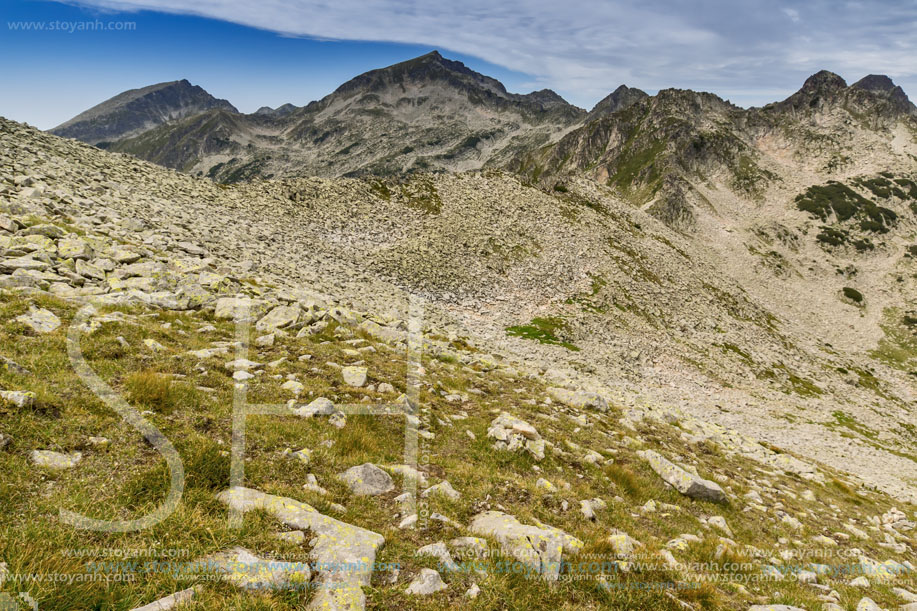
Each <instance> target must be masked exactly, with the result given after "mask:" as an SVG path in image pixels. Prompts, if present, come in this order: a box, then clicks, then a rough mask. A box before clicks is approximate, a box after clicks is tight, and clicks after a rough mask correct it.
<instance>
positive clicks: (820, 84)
mask: <svg viewBox="0 0 917 611" xmlns="http://www.w3.org/2000/svg"><path fill="white" fill-rule="evenodd" d="M844 105H847V106H850V105H853V106H856V107H858V108H860V109H862V110H864V111H866V112H868V113H871V114H876V115H883V116H900V115H907V114H915V113H917V108H915V106H914V104H913V103H911V101H910V100H909V99H908V97H907V94H905V93H904V90H903V89H901V87H899V86H897V85H895V83H894V81H892V79H891V78H889V77H888V76H886V75H884V74H870V75H869V76H866V77H863V78H862V79H860V80H859V81H857V82H856V83H854V84H852V85H850V86H848V85H847V82H846V81H845V80H844V79H843V78H842V77H840V76H839V75H837V74H835V73H833V72H830V71H828V70H821V71H819V72H816V73H815V74H813V75H812V76H810V77H809V78H808V79H806V81H805V83H804V84H803V86H802V88H801V89H800V90H799V91H797V92H796V93H794V94H793V95H791V96H790V97H788V98H787V99H786V100H784V101H782V102H779V103H777V104H771V105H769V106H768V107H769V108H777V109H788V108H793V109H796V110H804V109H815V110H817V109H826V108H831V107H835V106H844Z"/></svg>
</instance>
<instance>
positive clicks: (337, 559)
mask: <svg viewBox="0 0 917 611" xmlns="http://www.w3.org/2000/svg"><path fill="white" fill-rule="evenodd" d="M218 498H219V499H220V500H221V501H223V502H224V503H226V504H228V505H230V506H231V507H234V508H236V509H238V510H240V511H243V512H244V511H251V510H253V509H261V510H264V511H267V512H268V513H270V514H272V515H273V516H274V517H276V518H277V519H278V520H280V521H281V522H283V523H284V524H286V525H287V526H290V527H292V528H296V529H302V530H309V531H311V533H312V534H313V536H314V540H313V546H312V550H311V552H310V557H311V559H312V560H313V561H314V563H315V564H314V566H315V571H316V572H317V573H318V576H317V583H316V586H317V587H316V588H315V595H314V597H313V598H312V602H311V603H310V605H309V608H310V609H315V610H322V609H325V610H327V609H340V610H346V611H358V610H362V609H363V608H364V607H365V605H366V597H365V595H364V594H363V590H362V586H368V585H369V582H370V579H371V577H372V570H373V563H374V562H375V559H376V552H377V551H378V550H379V549H380V548H381V547H382V546H383V545H384V543H385V539H384V538H383V537H382V536H381V535H379V534H377V533H374V532H372V531H369V530H366V529H364V528H359V527H357V526H352V525H350V524H346V523H344V522H341V521H339V520H335V519H334V518H330V517H328V516H326V515H323V514H321V513H319V512H318V511H316V510H315V508H313V507H311V506H310V505H307V504H306V503H302V502H299V501H295V500H293V499H290V498H286V497H279V496H274V495H270V494H264V493H263V492H259V491H257V490H252V489H250V488H231V489H229V490H226V491H224V492H221V493H220V494H219V495H218Z"/></svg>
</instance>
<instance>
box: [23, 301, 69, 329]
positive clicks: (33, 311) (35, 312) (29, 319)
mask: <svg viewBox="0 0 917 611" xmlns="http://www.w3.org/2000/svg"><path fill="white" fill-rule="evenodd" d="M16 322H21V323H22V324H24V325H26V326H27V327H30V328H31V329H32V330H33V331H35V332H36V333H51V332H52V331H54V330H55V329H57V328H58V327H60V325H61V322H60V318H58V317H57V316H55V315H54V313H53V312H51V311H50V310H45V309H44V308H36V307H35V306H31V307H30V308H29V313H28V314H23V315H22V316H18V317H17V318H16Z"/></svg>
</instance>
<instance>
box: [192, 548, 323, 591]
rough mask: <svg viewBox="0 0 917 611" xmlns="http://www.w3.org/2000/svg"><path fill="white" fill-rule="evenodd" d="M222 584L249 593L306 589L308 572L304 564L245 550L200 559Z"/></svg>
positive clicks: (307, 567) (236, 549) (230, 551)
mask: <svg viewBox="0 0 917 611" xmlns="http://www.w3.org/2000/svg"><path fill="white" fill-rule="evenodd" d="M203 562H206V564H207V566H208V567H211V568H213V569H215V570H216V572H217V573H218V574H220V575H222V577H223V579H224V580H225V581H228V582H230V583H232V584H233V585H235V586H237V587H240V588H245V589H250V590H284V589H289V588H303V587H308V584H309V578H310V577H311V570H310V569H309V563H308V562H280V561H277V560H272V559H266V558H260V557H258V556H256V555H255V554H253V553H251V552H250V551H248V550H247V549H244V548H241V547H235V548H232V549H230V550H227V551H225V552H220V553H217V554H213V555H212V556H208V557H207V558H205V559H204V560H203Z"/></svg>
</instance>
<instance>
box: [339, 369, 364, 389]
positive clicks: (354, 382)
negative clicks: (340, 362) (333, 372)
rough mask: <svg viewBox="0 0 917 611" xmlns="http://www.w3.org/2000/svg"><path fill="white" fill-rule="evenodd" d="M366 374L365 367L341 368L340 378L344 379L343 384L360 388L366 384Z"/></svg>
mask: <svg viewBox="0 0 917 611" xmlns="http://www.w3.org/2000/svg"><path fill="white" fill-rule="evenodd" d="M367 372H368V370H367V369H366V367H343V368H342V369H341V377H342V378H344V384H347V385H348V386H353V387H354V388H360V387H361V386H363V385H364V384H366V374H367Z"/></svg>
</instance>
